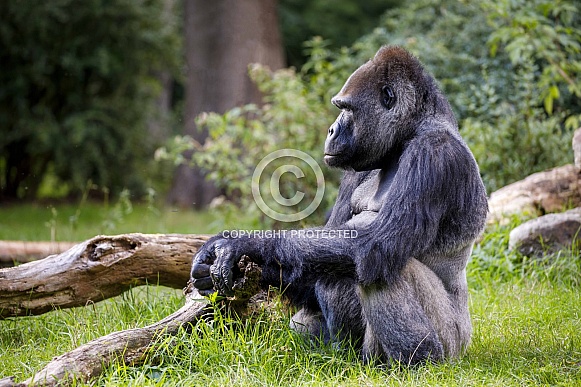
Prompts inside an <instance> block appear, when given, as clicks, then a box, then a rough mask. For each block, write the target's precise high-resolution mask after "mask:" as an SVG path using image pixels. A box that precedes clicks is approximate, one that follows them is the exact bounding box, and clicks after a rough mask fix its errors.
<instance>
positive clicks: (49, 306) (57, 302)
mask: <svg viewBox="0 0 581 387" xmlns="http://www.w3.org/2000/svg"><path fill="white" fill-rule="evenodd" d="M207 238H208V237H207V236H205V235H177V234H176V235H165V234H124V235H117V236H97V237H94V238H92V239H89V240H87V241H85V242H82V243H79V244H78V245H75V246H73V247H72V248H70V249H69V250H67V251H65V252H63V253H61V254H56V255H51V256H49V257H47V258H45V259H41V260H39V261H34V262H29V263H26V264H23V265H20V266H16V267H11V268H4V269H0V319H4V318H7V317H16V316H25V315H38V314H42V313H46V312H48V311H50V310H53V309H55V308H71V307H75V306H83V305H86V304H87V302H89V301H92V302H97V301H101V300H104V299H106V298H110V297H114V296H117V295H119V294H121V293H123V292H124V291H126V290H129V289H130V288H131V287H134V286H136V285H144V284H146V283H149V284H159V285H164V286H169V287H172V288H176V289H180V288H183V287H184V285H185V284H186V283H187V281H188V279H189V273H190V267H191V260H192V256H193V254H194V253H195V252H196V251H198V249H199V248H200V246H202V245H203V244H204V242H205V241H206V240H207Z"/></svg>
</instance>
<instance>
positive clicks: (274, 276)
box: [192, 46, 488, 364]
mask: <svg viewBox="0 0 581 387" xmlns="http://www.w3.org/2000/svg"><path fill="white" fill-rule="evenodd" d="M331 102H332V103H333V104H334V105H335V106H336V107H337V108H339V109H340V110H341V112H340V114H339V116H338V118H337V119H336V121H335V122H334V123H333V124H332V125H331V127H330V128H329V130H328V134H327V139H326V141H325V157H324V159H325V163H326V164H327V165H329V166H330V167H336V168H340V169H343V170H344V171H345V172H344V176H343V178H342V180H341V185H340V187H339V193H338V197H337V201H336V203H335V205H334V207H333V210H332V212H331V215H330V218H329V220H328V222H327V224H326V225H325V226H324V227H323V228H319V229H312V230H314V231H316V230H329V231H330V230H335V231H337V230H356V232H357V237H356V238H323V237H316V236H315V237H313V235H315V234H314V233H309V235H310V238H307V237H305V235H306V234H305V233H303V234H295V235H294V236H292V235H289V233H285V234H284V235H279V236H275V237H272V238H266V237H256V236H255V237H252V236H248V237H245V238H238V239H227V238H224V237H223V236H222V235H221V234H218V235H216V236H214V237H212V238H211V239H210V240H208V242H207V243H206V244H205V245H204V246H203V247H202V248H201V249H200V250H199V251H198V253H197V254H196V255H195V257H194V260H193V265H192V278H193V284H194V287H196V288H197V289H198V291H199V292H200V294H202V295H209V294H211V293H213V292H214V291H217V292H218V293H219V294H222V295H229V294H231V292H232V285H233V279H234V278H236V276H237V275H240V274H239V273H238V272H237V266H236V264H237V262H238V261H239V260H240V258H241V257H242V256H243V255H246V256H248V257H249V258H250V259H251V260H252V261H253V262H255V263H257V264H259V265H260V266H261V267H262V283H263V284H264V286H265V287H266V286H269V285H272V286H276V287H280V288H281V289H284V296H285V297H287V298H288V299H289V300H290V302H291V303H292V304H293V305H295V306H296V307H297V308H298V309H299V310H298V312H297V313H296V314H295V315H294V316H293V317H292V319H291V326H292V327H293V328H294V329H296V330H297V331H299V332H301V333H304V334H305V335H309V336H315V337H321V338H323V339H324V340H325V341H326V342H332V343H335V342H343V341H344V340H349V341H350V342H351V343H352V344H353V346H355V347H356V348H357V349H358V350H359V351H360V352H361V355H362V358H363V359H364V360H365V361H380V362H385V363H388V364H394V363H400V364H416V363H420V362H425V361H440V360H443V359H446V358H450V357H454V356H458V355H459V354H461V353H462V351H463V349H464V348H465V347H466V346H467V345H468V343H469V341H470V335H471V331H472V327H471V323H470V315H469V311H468V289H467V283H466V264H467V261H468V259H469V257H470V254H471V252H472V247H473V244H474V241H475V239H476V238H477V237H478V235H479V234H480V233H481V232H482V230H483V228H484V225H485V219H486V215H487V212H488V204H487V199H486V192H485V188H484V185H483V183H482V180H481V178H480V173H479V169H478V165H477V164H476V161H475V159H474V157H473V155H472V153H471V152H470V150H469V148H468V147H467V145H466V144H465V142H464V141H463V140H462V138H461V137H460V134H459V131H458V124H457V122H456V119H455V118H454V114H453V112H452V109H451V106H450V104H449V103H448V101H447V99H446V98H445V96H444V95H443V93H442V92H441V91H440V89H439V88H438V86H437V84H436V82H435V80H434V79H433V78H432V76H430V75H429V74H428V72H427V71H426V70H425V69H424V68H423V66H422V65H421V63H420V62H419V61H418V60H417V59H416V58H415V57H414V56H412V55H411V54H410V53H409V52H408V51H406V50H405V49H403V48H401V47H397V46H386V47H382V48H381V49H380V50H379V51H378V52H377V54H376V55H375V57H374V58H373V59H371V60H370V61H368V62H367V63H365V64H363V65H362V66H361V67H360V68H358V69H357V70H356V71H355V72H354V73H353V74H352V75H351V76H350V77H349V79H347V82H346V83H345V85H344V86H343V88H342V89H341V91H340V92H339V93H338V94H337V95H336V96H335V97H334V98H333V99H332V101H331ZM297 235H298V236H297ZM301 235H302V236H301ZM317 235H318V234H317Z"/></svg>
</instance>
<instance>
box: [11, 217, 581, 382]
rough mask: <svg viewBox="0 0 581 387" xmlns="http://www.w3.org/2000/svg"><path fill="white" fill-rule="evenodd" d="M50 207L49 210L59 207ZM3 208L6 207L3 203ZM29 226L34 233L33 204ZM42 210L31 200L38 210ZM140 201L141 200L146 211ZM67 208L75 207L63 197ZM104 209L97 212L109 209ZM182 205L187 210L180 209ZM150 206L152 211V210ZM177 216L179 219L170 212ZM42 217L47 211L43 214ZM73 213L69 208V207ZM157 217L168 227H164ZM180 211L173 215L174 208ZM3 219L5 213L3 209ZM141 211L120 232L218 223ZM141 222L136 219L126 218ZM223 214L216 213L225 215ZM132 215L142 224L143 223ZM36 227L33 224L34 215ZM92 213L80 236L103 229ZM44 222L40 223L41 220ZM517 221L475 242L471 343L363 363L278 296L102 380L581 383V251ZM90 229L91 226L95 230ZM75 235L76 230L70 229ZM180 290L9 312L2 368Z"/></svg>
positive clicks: (144, 314) (150, 317)
mask: <svg viewBox="0 0 581 387" xmlns="http://www.w3.org/2000/svg"><path fill="white" fill-rule="evenodd" d="M37 210H38V211H45V213H46V214H47V216H48V219H49V220H50V217H51V212H50V210H47V209H42V208H40V209H37ZM0 211H1V209H0ZM20 211H21V212H20V214H21V215H22V217H21V221H22V222H23V224H19V223H18V222H17V219H16V220H11V221H10V222H9V223H8V224H10V226H11V227H13V228H17V229H18V230H19V231H14V230H13V231H10V232H6V231H4V223H3V224H2V231H1V232H2V234H1V235H2V237H3V238H5V237H4V235H8V236H11V238H12V239H15V238H17V236H18V235H23V238H25V237H27V238H29V239H38V238H35V234H34V233H28V232H27V231H26V230H27V228H28V224H27V222H28V221H34V219H35V217H34V216H31V217H30V218H25V217H24V214H25V213H26V211H25V210H24V209H21V210H20ZM30 211H32V210H30ZM138 211H141V210H134V212H138ZM58 212H59V214H61V213H62V214H65V213H66V211H65V209H63V208H60V207H59V208H58ZM91 213H94V217H95V219H96V223H97V224H101V223H100V222H101V220H102V217H100V215H99V214H98V211H91ZM181 215H183V219H181V220H177V218H180V217H181ZM142 216H143V214H142ZM172 216H175V219H174V218H172ZM36 219H38V217H36ZM63 219H65V220H66V218H63ZM155 219H157V221H158V222H159V227H162V228H163V229H161V230H156V229H155V222H154V220H155ZM172 219H173V220H172ZM3 221H4V219H3ZM151 221H152V224H151V225H148V223H147V222H146V221H144V220H142V223H143V226H144V227H151V228H148V229H146V230H142V229H134V230H127V229H124V228H123V227H124V226H123V224H120V225H119V226H118V227H119V228H118V229H116V230H115V232H119V233H120V232H127V231H147V232H155V231H160V232H213V231H216V230H215V229H214V230H212V229H207V228H204V227H206V226H208V225H210V224H212V222H213V220H212V214H211V213H206V214H195V213H183V212H178V213H177V214H173V215H172V214H171V210H170V211H168V213H166V214H164V213H162V214H160V215H158V216H157V218H151ZM129 223H131V222H130V221H129V220H128V219H126V220H125V221H124V224H125V225H128V224H129ZM216 224H217V223H216ZM138 225H139V222H138V223H137V224H134V226H132V227H137V226H138ZM31 227H32V226H31ZM81 229H83V226H82V225H79V228H78V230H77V231H75V233H78V234H70V235H73V236H77V238H75V239H83V238H86V237H88V236H92V235H93V234H95V233H98V231H95V230H93V231H92V232H91V229H90V228H88V229H86V230H85V231H83V232H82V233H81V232H80V230H81ZM41 230H42V231H43V232H44V233H45V235H46V229H45V228H43V227H39V228H37V232H39V233H40V231H41ZM509 231H510V228H508V227H493V228H491V229H489V230H488V231H487V233H486V234H485V237H484V238H483V240H482V242H480V244H479V245H477V246H476V248H475V249H474V254H473V257H472V260H471V262H470V264H469V266H468V281H469V285H470V289H471V291H470V307H471V312H472V322H473V326H474V334H473V338H472V344H471V345H470V347H469V349H468V351H467V353H466V354H465V355H464V356H463V357H461V358H459V359H456V360H453V361H451V362H447V363H443V364H428V365H424V366H418V367H414V368H400V369H386V368H384V367H377V366H370V365H365V364H363V363H362V362H360V361H359V359H358V357H357V354H356V353H354V352H353V351H352V350H351V349H350V348H349V347H348V346H344V347H343V348H335V347H313V346H312V345H311V344H310V343H308V342H306V341H305V340H303V339H302V338H301V337H299V336H297V335H296V334H295V333H294V332H293V331H292V330H290V329H289V328H288V322H289V313H290V312H289V311H287V310H285V309H284V308H282V307H280V303H275V307H274V308H271V309H269V310H268V311H265V312H264V313H263V314H262V315H260V316H258V318H257V319H256V320H255V321H253V322H240V321H235V322H233V323H231V324H230V325H229V327H230V328H225V325H224V322H223V321H217V322H215V323H214V324H213V325H208V324H206V323H200V324H198V325H197V326H196V328H195V330H194V332H193V333H186V332H182V333H181V334H179V335H177V336H175V337H170V338H167V340H165V341H163V342H160V343H158V344H157V346H156V347H155V351H154V355H152V358H151V359H150V361H148V362H147V363H146V364H145V365H143V366H139V367H129V366H123V365H121V364H114V365H112V366H111V367H109V368H107V369H106V370H105V372H104V374H103V375H102V376H101V378H100V379H98V380H97V381H95V382H94V383H95V384H96V385H107V386H118V385H122V386H129V385H131V386H144V385H151V386H161V385H164V386H165V385H170V386H189V385H192V386H194V385H195V386H197V385H200V386H368V385H369V386H371V385H378V386H379V385H394V386H400V385H404V386H426V385H429V386H544V385H561V386H580V385H581V287H580V286H581V260H580V258H579V254H578V252H577V251H563V252H561V253H559V254H554V255H552V256H548V257H545V258H544V259H542V260H530V259H524V258H523V257H520V256H518V255H517V254H515V253H513V252H510V251H508V250H507V235H508V232H509ZM88 234H90V235H88ZM65 239H69V238H65ZM182 302H183V300H182V297H181V292H180V291H178V290H173V289H167V288H162V287H156V286H148V287H140V288H136V289H133V290H132V291H130V292H127V293H125V294H124V295H122V296H119V297H116V298H114V299H110V300H106V301H104V302H101V303H98V304H96V305H90V306H87V307H82V308H74V309H68V310H60V311H54V312H50V313H47V314H45V315H42V316H36V317H23V318H14V319H8V320H4V321H0V378H2V377H6V376H10V375H15V376H16V378H17V380H24V379H26V378H27V377H29V376H30V375H32V374H33V373H34V371H35V370H39V369H40V368H41V367H42V366H44V365H45V364H46V363H47V362H48V361H50V359H51V358H52V357H54V356H56V355H58V354H61V353H63V352H65V351H68V350H71V349H73V348H75V347H77V346H78V345H80V344H83V343H85V342H87V341H89V340H91V339H94V338H97V337H99V336H102V335H105V334H107V333H110V332H112V331H115V330H120V329H128V328H132V327H138V326H144V325H146V324H148V323H151V322H153V321H157V320H159V319H160V318H162V317H164V316H166V315H167V314H169V313H171V312H173V311H174V310H175V309H177V308H178V307H180V306H181V305H182Z"/></svg>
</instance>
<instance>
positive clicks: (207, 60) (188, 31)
mask: <svg viewBox="0 0 581 387" xmlns="http://www.w3.org/2000/svg"><path fill="white" fill-rule="evenodd" d="M184 6H185V9H184V14H185V28H184V29H185V50H186V63H187V81H186V87H185V94H186V101H185V112H184V124H185V128H184V133H185V134H188V135H190V136H192V137H193V138H194V139H195V140H196V141H197V142H199V143H201V144H203V143H204V141H205V139H206V137H207V133H206V132H204V131H201V130H199V129H198V128H197V127H196V124H195V122H194V120H195V118H196V117H197V116H198V115H199V114H200V113H202V112H217V113H224V112H226V111H227V110H229V109H231V108H233V107H235V106H240V105H244V104H247V103H260V93H259V92H258V89H257V88H256V86H255V85H254V84H253V83H252V81H251V80H250V78H249V76H248V65H249V64H251V63H261V64H264V65H267V66H269V67H270V68H271V69H273V70H275V69H279V68H281V67H282V66H283V53H282V44H281V39H280V33H279V30H278V17H277V12H276V6H277V1H276V0H216V1H206V0H188V1H186V2H184ZM186 156H190V155H186ZM217 193H218V190H217V189H216V187H215V185H214V184H212V183H211V182H208V181H206V180H205V179H204V174H203V172H202V171H200V170H199V169H196V168H194V169H192V168H189V167H187V166H185V165H182V166H180V167H178V169H177V170H176V173H175V176H174V181H173V185H172V189H171V191H170V193H169V195H168V201H169V202H170V203H172V204H177V205H179V206H181V207H185V208H188V207H192V206H194V207H195V208H198V209H199V208H204V207H205V206H207V204H209V203H210V201H211V200H212V199H213V198H214V197H215V196H216V195H217Z"/></svg>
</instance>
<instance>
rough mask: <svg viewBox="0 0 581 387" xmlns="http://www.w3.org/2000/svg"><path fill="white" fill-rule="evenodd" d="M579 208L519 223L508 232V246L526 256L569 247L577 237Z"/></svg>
mask: <svg viewBox="0 0 581 387" xmlns="http://www.w3.org/2000/svg"><path fill="white" fill-rule="evenodd" d="M580 229H581V208H575V209H572V210H569V211H566V212H563V213H558V214H547V215H544V216H540V217H538V218H536V219H533V220H530V221H528V222H526V223H523V224H521V225H520V226H518V227H516V228H515V229H514V230H512V231H511V232H510V236H509V242H508V245H509V248H510V249H518V251H519V252H520V253H521V254H523V255H526V256H540V255H542V254H543V253H544V252H549V253H551V252H555V251H558V250H562V249H570V248H571V246H572V244H573V243H574V242H577V240H578V239H579V231H580Z"/></svg>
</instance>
